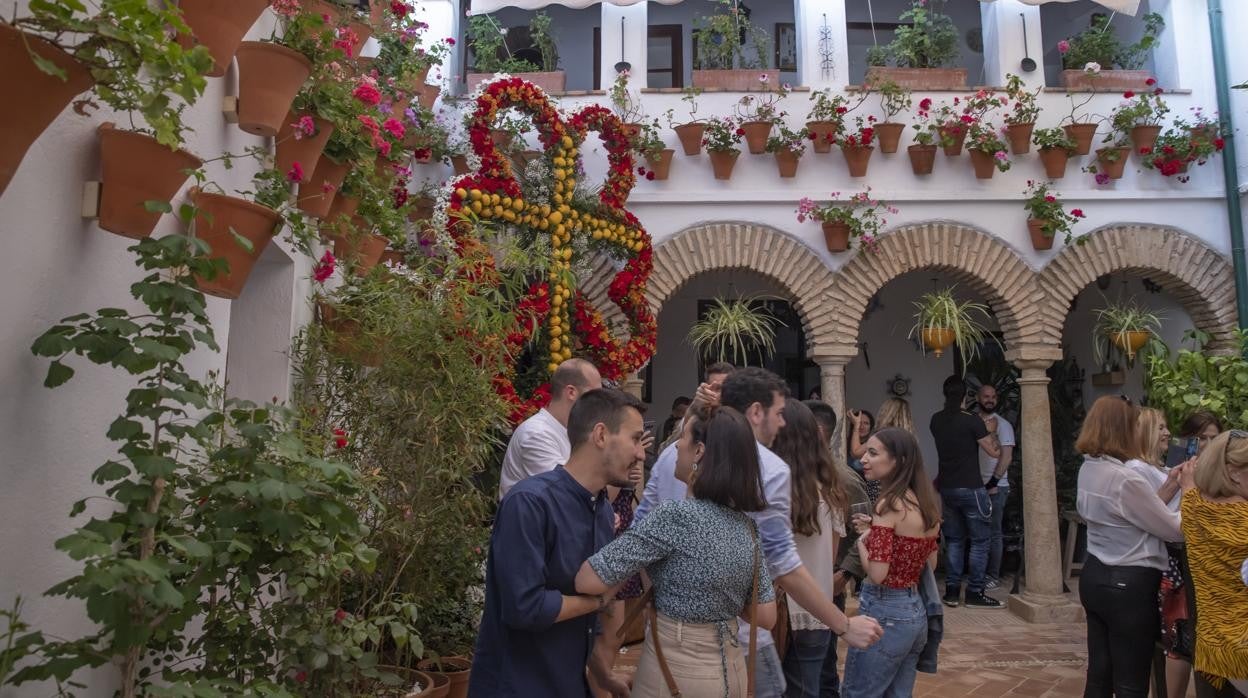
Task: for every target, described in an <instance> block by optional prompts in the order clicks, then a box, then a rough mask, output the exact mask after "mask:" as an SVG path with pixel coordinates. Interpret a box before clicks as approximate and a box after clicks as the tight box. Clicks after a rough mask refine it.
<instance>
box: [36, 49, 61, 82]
mask: <svg viewBox="0 0 1248 698" xmlns="http://www.w3.org/2000/svg"><path fill="white" fill-rule="evenodd" d="M28 55H29V56H30V60H32V61H34V62H35V67H36V68H38V69H39V70H41V71H43V72H45V73H47V74H48V75H51V76H53V77H56V78H59V79H60V81H61V82H68V81H69V73H66V72H65V71H64V70H63V69H61V67H60V66H58V65H57V64H55V63H53V62H52V61H50V60H48V59H46V58H44V57H43V56H40V55H39V54H37V53H35V52H34V51H31V52H30V53H29V54H28Z"/></svg>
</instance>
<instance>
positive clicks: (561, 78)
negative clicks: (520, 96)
mask: <svg viewBox="0 0 1248 698" xmlns="http://www.w3.org/2000/svg"><path fill="white" fill-rule="evenodd" d="M511 76H512V77H513V78H520V79H521V80H527V81H529V82H531V83H533V84H534V85H537V86H538V87H540V88H542V89H543V90H545V91H547V92H564V91H565V90H566V85H567V78H568V74H567V73H565V72H563V71H562V70H551V71H546V72H538V73H511ZM493 77H494V73H468V91H469V92H472V91H473V90H475V89H476V88H477V85H480V84H481V83H483V82H485V81H486V80H489V79H490V78H493Z"/></svg>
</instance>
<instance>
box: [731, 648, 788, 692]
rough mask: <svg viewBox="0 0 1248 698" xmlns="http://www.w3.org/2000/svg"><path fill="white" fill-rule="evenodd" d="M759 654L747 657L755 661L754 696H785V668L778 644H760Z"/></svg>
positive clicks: (747, 659) (748, 659)
mask: <svg viewBox="0 0 1248 698" xmlns="http://www.w3.org/2000/svg"><path fill="white" fill-rule="evenodd" d="M741 649H745V647H742V648H741ZM757 654H758V656H756V657H747V658H746V661H747V662H748V661H753V662H754V698H784V668H783V667H782V666H780V655H779V654H777V653H776V646H775V645H760V646H759V647H758V650H757Z"/></svg>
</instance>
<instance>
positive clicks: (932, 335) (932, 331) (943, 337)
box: [921, 327, 954, 359]
mask: <svg viewBox="0 0 1248 698" xmlns="http://www.w3.org/2000/svg"><path fill="white" fill-rule="evenodd" d="M921 334H922V337H923V346H925V347H927V348H928V349H931V350H932V354H934V355H935V356H936V358H938V359H939V358H940V357H942V356H944V354H945V349H946V348H948V346H949V345H950V344H953V339H954V334H953V330H951V329H949V328H947V327H924V328H923V332H922V333H921Z"/></svg>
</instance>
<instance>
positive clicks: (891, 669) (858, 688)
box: [841, 583, 927, 698]
mask: <svg viewBox="0 0 1248 698" xmlns="http://www.w3.org/2000/svg"><path fill="white" fill-rule="evenodd" d="M858 609H859V613H861V614H862V615H866V616H871V617H872V618H875V619H876V620H878V621H879V622H880V626H881V627H882V628H883V629H884V636H883V637H882V638H880V641H879V642H877V643H875V644H874V645H872V646H871V647H869V648H867V649H865V650H860V649H855V648H852V647H851V648H850V649H849V654H848V655H847V656H846V657H845V680H844V682H843V683H842V684H841V688H842V690H843V692H844V694H845V695H846V696H850V697H852V698H906V697H908V696H911V695H913V694H914V680H915V677H916V667H917V666H918V663H919V654H920V653H921V652H922V651H923V647H924V646H925V645H927V609H926V608H924V606H923V598H922V596H921V595H920V594H919V591H918V589H916V588H914V587H911V588H909V589H889V588H886V587H881V586H877V585H875V584H869V583H868V584H863V585H862V593H860V594H859V595H858Z"/></svg>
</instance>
